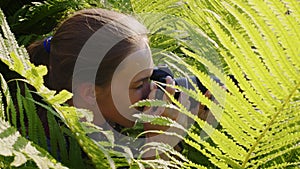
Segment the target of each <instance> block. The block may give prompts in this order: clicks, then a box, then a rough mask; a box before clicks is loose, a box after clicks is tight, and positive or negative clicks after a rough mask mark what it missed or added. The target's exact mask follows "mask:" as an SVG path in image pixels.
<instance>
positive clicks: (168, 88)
mask: <svg viewBox="0 0 300 169" xmlns="http://www.w3.org/2000/svg"><path fill="white" fill-rule="evenodd" d="M166 84H169V85H172V86H175V80H174V79H173V78H172V77H171V76H167V77H166ZM172 86H166V91H167V92H168V93H170V94H171V95H174V94H175V88H174V87H172Z"/></svg>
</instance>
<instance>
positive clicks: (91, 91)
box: [73, 82, 97, 108]
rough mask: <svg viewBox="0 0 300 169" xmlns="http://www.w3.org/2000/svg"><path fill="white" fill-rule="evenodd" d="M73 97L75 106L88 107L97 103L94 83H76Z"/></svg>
mask: <svg viewBox="0 0 300 169" xmlns="http://www.w3.org/2000/svg"><path fill="white" fill-rule="evenodd" d="M73 98H74V99H73V104H74V106H76V107H81V108H90V107H91V106H95V105H96V104H97V100H96V92H95V84H93V83H89V82H86V83H81V84H78V86H77V87H76V90H75V92H74V97H73ZM74 101H75V102H74Z"/></svg>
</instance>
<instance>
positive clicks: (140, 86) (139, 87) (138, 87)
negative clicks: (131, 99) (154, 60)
mask: <svg viewBox="0 0 300 169" xmlns="http://www.w3.org/2000/svg"><path fill="white" fill-rule="evenodd" d="M143 86H144V83H142V84H140V85H138V86H137V87H136V89H141V88H142V87H143Z"/></svg>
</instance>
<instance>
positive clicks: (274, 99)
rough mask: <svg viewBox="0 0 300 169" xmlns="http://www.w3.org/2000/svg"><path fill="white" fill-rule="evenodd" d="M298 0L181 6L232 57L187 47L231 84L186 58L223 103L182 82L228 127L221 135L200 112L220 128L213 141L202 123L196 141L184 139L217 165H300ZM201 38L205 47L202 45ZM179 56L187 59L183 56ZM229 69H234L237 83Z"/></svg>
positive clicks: (161, 8)
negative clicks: (208, 55)
mask: <svg viewBox="0 0 300 169" xmlns="http://www.w3.org/2000/svg"><path fill="white" fill-rule="evenodd" d="M137 2H138V3H141V1H137ZM147 3H150V4H152V6H153V7H155V9H153V10H154V11H155V13H154V16H155V14H156V13H157V12H161V13H166V14H167V15H173V14H174V13H176V12H177V11H178V9H174V10H171V9H170V8H169V4H168V5H165V6H164V5H163V4H162V3H161V1H159V0H158V1H155V2H153V1H151V2H150V1H147V0H145V1H143V4H147ZM152 6H151V5H150V6H147V7H143V6H142V5H140V6H137V10H138V11H148V12H149V11H151V10H152V9H151V7H152ZM296 6H299V2H298V1H295V0H290V1H288V0H286V1H255V0H253V1H239V0H234V1H209V2H208V1H186V3H185V7H186V8H183V6H181V7H178V8H179V9H180V10H182V9H186V10H185V13H184V14H185V15H184V16H187V17H181V18H180V17H179V15H175V16H177V17H178V18H179V19H184V20H186V22H187V23H191V24H192V25H194V26H195V25H196V26H197V27H198V28H199V29H202V31H203V32H205V33H206V34H207V36H208V37H209V38H210V39H211V40H213V41H214V42H215V43H214V45H213V46H214V47H215V48H216V51H218V52H219V56H220V57H221V56H222V58H224V60H225V61H226V65H227V66H226V67H225V71H222V70H219V67H215V65H213V64H211V62H209V61H208V60H207V59H203V58H205V56H202V55H201V54H200V53H197V49H193V48H195V47H196V45H195V46H189V47H190V48H189V47H186V49H187V50H186V49H183V52H184V53H185V54H186V55H189V56H191V57H193V58H195V59H196V60H198V61H199V62H203V63H204V64H205V65H206V66H207V70H208V72H210V73H212V74H213V75H216V76H217V77H218V78H219V79H220V81H221V83H223V84H225V86H226V88H227V91H226V92H225V91H224V90H223V89H221V87H218V84H217V83H215V82H213V81H212V80H211V79H210V78H209V76H207V75H205V73H203V72H201V71H199V70H197V69H196V68H195V67H193V66H190V65H188V64H185V63H183V62H182V63H181V64H184V65H185V66H186V67H187V69H188V70H189V71H191V72H192V73H193V74H194V75H196V76H197V77H198V78H199V79H200V80H201V82H202V83H203V84H204V85H205V86H206V87H207V88H208V89H209V90H210V91H211V92H212V94H213V95H214V97H215V98H216V100H217V101H218V103H217V104H216V103H212V102H210V101H208V100H207V99H204V98H203V96H201V94H199V95H197V92H195V91H189V90H185V89H183V88H179V89H181V90H182V91H184V92H186V93H188V94H189V95H190V96H191V97H193V98H194V99H196V100H198V101H200V102H201V103H202V104H204V105H206V106H207V107H209V108H210V109H211V112H212V114H214V116H215V117H216V119H217V120H218V122H219V123H220V125H221V129H222V130H221V131H220V133H219V134H220V135H219V134H217V135H218V136H220V137H222V140H220V139H216V137H215V136H214V132H216V133H218V132H219V131H218V130H216V129H213V128H211V129H209V130H207V129H205V128H203V126H205V123H204V122H202V121H199V120H197V118H195V119H196V122H197V123H198V124H199V125H200V126H201V127H202V130H204V132H205V130H207V131H213V132H212V134H211V135H209V136H211V137H212V141H213V144H214V145H211V144H209V143H208V142H206V140H202V139H201V137H200V136H199V135H200V134H201V131H200V133H193V132H190V133H189V137H190V138H191V139H193V140H194V141H192V140H186V141H185V142H186V143H187V144H189V145H190V146H192V147H194V148H195V149H196V150H197V151H199V152H201V153H202V154H204V155H206V156H207V157H208V160H210V161H211V162H212V164H214V165H215V166H218V167H220V168H224V167H226V168H227V167H232V168H261V167H263V168H267V167H275V168H276V166H277V167H284V166H289V167H291V166H294V167H295V166H299V163H298V159H299V142H300V140H299V133H300V132H299V131H300V130H299V121H300V119H299V113H298V112H300V111H299V95H300V92H299V89H300V79H299V73H300V60H299V54H300V52H299V47H298V46H300V44H299V30H300V29H299V25H300V24H299V17H298V16H299V9H298V8H296ZM167 8H169V9H168V10H166V9H167ZM149 15H150V14H149ZM181 16H183V15H181ZM165 22H167V21H165ZM151 26H155V24H152V25H151ZM152 29H155V27H154V28H152ZM194 32H195V33H194V34H197V32H196V31H194ZM191 35H193V34H191ZM193 37H195V36H193ZM193 37H191V38H193ZM200 44H201V42H199V46H198V47H199V48H201V47H202V46H201V45H200ZM215 44H217V45H215ZM186 46H187V45H186ZM174 60H177V61H179V62H181V61H180V59H179V58H176V57H175V59H174ZM224 72H225V73H227V72H228V73H230V74H233V75H234V78H235V80H237V82H238V86H236V84H234V83H233V80H232V79H231V78H230V77H228V76H227V75H226V74H225V73H224ZM224 92H225V93H224ZM222 93H223V94H222ZM222 97H224V98H223V99H222ZM182 111H183V112H184V110H183V109H182ZM220 113H221V114H220ZM219 115H220V116H219ZM223 134H225V136H226V137H224V136H222V135H223ZM213 137H215V138H213ZM228 140H232V141H233V145H231V146H230V147H231V148H232V149H226V148H225V147H223V144H225V142H226V141H228ZM227 146H228V145H227ZM237 146H240V148H241V150H242V151H240V152H245V153H240V157H237V156H235V155H234V153H233V151H238V149H237V148H236V147H237ZM224 154H226V155H227V156H224Z"/></svg>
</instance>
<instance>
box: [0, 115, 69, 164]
mask: <svg viewBox="0 0 300 169" xmlns="http://www.w3.org/2000/svg"><path fill="white" fill-rule="evenodd" d="M0 145H1V146H0V155H1V156H6V157H9V156H14V161H13V162H12V163H11V164H10V165H11V166H15V167H19V166H22V165H24V164H25V163H26V162H27V161H30V160H31V161H34V162H35V164H36V166H38V167H39V168H66V167H63V166H62V165H61V164H60V163H57V162H56V160H55V159H53V158H52V157H51V156H50V155H49V154H48V153H47V152H46V151H44V150H42V149H40V148H37V147H35V146H34V145H33V144H32V143H31V142H29V141H27V139H25V138H24V137H22V136H21V135H20V133H19V132H17V131H16V129H15V128H14V127H12V126H10V125H9V123H8V122H6V121H4V120H3V119H2V118H1V119H0Z"/></svg>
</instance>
